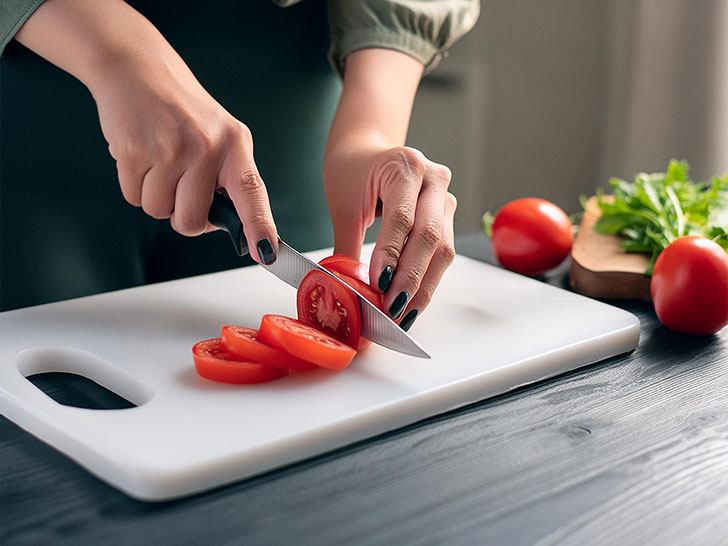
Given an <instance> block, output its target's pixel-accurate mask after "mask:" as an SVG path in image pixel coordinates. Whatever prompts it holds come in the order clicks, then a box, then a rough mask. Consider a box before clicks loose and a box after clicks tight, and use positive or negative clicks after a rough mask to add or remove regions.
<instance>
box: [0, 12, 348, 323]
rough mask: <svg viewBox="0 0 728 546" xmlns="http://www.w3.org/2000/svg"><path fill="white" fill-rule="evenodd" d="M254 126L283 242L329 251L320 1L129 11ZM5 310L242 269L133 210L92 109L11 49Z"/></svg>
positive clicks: (218, 240)
mask: <svg viewBox="0 0 728 546" xmlns="http://www.w3.org/2000/svg"><path fill="white" fill-rule="evenodd" d="M131 3H132V5H134V6H135V7H136V8H137V9H138V10H139V11H141V12H142V13H143V14H144V15H145V16H147V17H148V18H149V19H150V20H151V21H152V22H153V23H154V24H155V25H156V26H157V28H159V30H160V31H161V32H162V34H163V35H164V36H165V37H166V38H167V39H168V40H169V42H170V43H171V44H172V46H173V47H174V48H175V49H176V50H177V51H178V52H179V53H180V55H181V56H182V58H183V59H184V60H185V61H186V62H187V63H188V65H189V66H190V68H191V69H192V71H193V72H194V74H195V75H196V76H197V78H198V79H199V81H200V82H201V83H202V85H203V86H204V87H205V88H206V89H207V90H208V91H209V92H210V93H211V94H212V96H213V97H215V99H217V100H218V101H219V102H220V103H221V104H222V105H223V106H224V107H225V108H226V109H227V110H228V111H229V112H230V113H231V114H232V115H234V116H235V117H236V118H238V119H240V120H241V121H243V122H244V123H245V124H247V125H248V127H250V129H251V131H252V133H253V138H254V141H255V158H256V162H257V164H258V167H259V169H260V172H261V174H262V176H263V180H264V181H265V183H266V186H267V188H268V193H269V195H270V200H271V206H272V209H273V215H274V218H275V220H276V224H277V226H278V230H279V233H280V235H281V237H282V238H284V239H285V240H286V241H288V242H289V243H291V244H293V245H294V246H296V247H298V248H300V249H302V250H310V249H313V248H317V247H322V246H326V245H330V244H332V234H331V227H330V221H329V216H328V211H327V208H326V202H325V197H324V192H323V188H322V182H321V178H322V173H321V170H322V169H321V165H322V160H323V151H324V144H325V140H326V135H327V132H328V127H329V125H330V123H331V118H332V116H333V112H334V109H335V105H336V100H337V99H338V95H339V92H340V83H339V81H338V78H336V76H335V75H334V74H333V73H332V72H331V70H330V68H329V66H328V64H327V62H326V50H327V47H328V31H327V26H326V15H325V10H324V7H323V4H324V3H323V2H319V1H318V0H308V1H305V2H302V3H301V4H298V5H296V6H293V7H291V8H285V9H282V8H279V7H277V6H276V5H274V4H273V3H272V2H269V1H268V0H256V1H251V0H236V1H233V0H228V1H221V2H215V1H208V2H200V1H199V0H198V1H187V0H185V1H178V2H151V1H147V2H131ZM0 146H1V149H0V310H9V309H14V308H18V307H25V306H29V305H36V304H41V303H47V302H51V301H58V300H63V299H67V298H73V297H78V296H84V295H89V294H94V293H99V292H105V291H109V290H117V289H120V288H125V287H129V286H136V285H140V284H145V283H150V282H158V281H163V280H168V279H173V278H179V277H185V276H190V275H197V274H201V273H206V272H210V271H216V270H221V269H229V268H233V267H239V266H240V265H243V264H244V263H250V262H249V261H247V262H241V260H240V258H238V257H237V256H236V255H235V253H234V251H233V249H232V246H231V243H230V241H229V239H226V237H227V235H225V234H223V233H212V234H208V235H203V236H201V237H196V238H187V237H183V236H181V235H178V234H177V233H175V232H174V231H172V230H171V228H170V227H169V223H168V222H167V221H157V220H153V219H151V218H149V217H147V216H146V215H144V213H143V212H142V210H141V209H138V208H134V207H132V206H131V205H129V204H127V203H126V202H125V201H124V199H123V197H122V195H121V190H120V189H119V185H118V181H117V177H116V168H115V164H114V161H113V159H112V158H111V157H110V156H109V153H108V149H107V144H106V141H105V140H104V138H103V136H102V134H101V129H100V126H99V121H98V117H97V112H96V107H95V104H94V102H93V100H92V98H91V95H90V94H89V92H88V91H87V90H86V88H85V87H84V86H83V85H82V84H81V83H79V82H78V81H76V80H75V79H74V78H73V77H71V76H69V75H68V74H66V73H65V72H62V71H61V70H59V69H58V68H56V67H54V66H52V65H50V64H49V63H47V62H46V61H44V60H43V59H41V58H39V57H37V56H36V55H34V54H33V53H31V52H29V51H28V50H26V49H25V48H23V47H22V46H20V45H19V44H18V43H17V42H12V43H11V44H10V45H9V46H8V48H7V49H6V52H5V55H4V56H3V58H2V59H1V60H0Z"/></svg>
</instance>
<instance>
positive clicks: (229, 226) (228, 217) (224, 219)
mask: <svg viewBox="0 0 728 546" xmlns="http://www.w3.org/2000/svg"><path fill="white" fill-rule="evenodd" d="M207 219H208V220H209V222H210V223H211V224H212V225H213V226H215V227H217V228H220V229H221V230H223V231H227V233H228V235H230V239H232V241H233V246H234V247H235V252H237V253H238V256H245V255H246V254H248V252H249V250H248V241H247V240H246V239H245V233H244V232H243V223H242V222H241V221H240V217H239V216H238V213H237V211H236V210H235V205H233V202H232V200H231V199H230V198H229V197H228V196H227V195H225V194H224V193H221V192H219V191H216V192H215V196H214V197H213V198H212V205H211V206H210V213H209V214H208V215H207Z"/></svg>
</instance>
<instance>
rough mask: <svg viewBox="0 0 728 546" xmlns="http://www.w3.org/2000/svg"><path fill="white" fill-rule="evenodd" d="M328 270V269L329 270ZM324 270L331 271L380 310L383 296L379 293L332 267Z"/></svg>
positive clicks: (359, 280)
mask: <svg viewBox="0 0 728 546" xmlns="http://www.w3.org/2000/svg"><path fill="white" fill-rule="evenodd" d="M329 268H330V269H329ZM326 269H328V270H329V271H331V273H333V274H334V275H336V276H337V277H339V278H340V279H341V280H342V281H344V282H345V283H346V284H348V285H349V286H351V287H352V288H353V289H354V290H356V291H357V292H359V293H360V294H361V295H362V296H364V297H365V298H366V299H368V300H369V301H370V302H371V303H373V304H374V305H375V306H376V307H377V308H378V309H382V300H383V298H384V295H383V294H382V293H381V292H377V291H375V290H374V289H373V288H372V287H371V286H369V285H368V284H366V283H364V282H362V281H361V279H358V278H355V277H350V276H349V275H347V274H346V273H342V272H341V271H336V270H335V269H333V266H326Z"/></svg>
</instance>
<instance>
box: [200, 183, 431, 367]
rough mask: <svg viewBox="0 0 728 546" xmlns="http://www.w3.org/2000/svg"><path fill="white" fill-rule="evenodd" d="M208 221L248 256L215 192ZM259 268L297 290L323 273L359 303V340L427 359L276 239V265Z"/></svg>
mask: <svg viewBox="0 0 728 546" xmlns="http://www.w3.org/2000/svg"><path fill="white" fill-rule="evenodd" d="M208 219H209V221H210V223H211V224H212V225H214V226H216V227H218V228H220V229H222V230H223V231H226V232H227V233H228V234H229V235H230V238H231V239H232V242H233V246H234V247H235V251H236V252H237V253H238V255H239V256H245V255H246V254H247V253H248V245H247V242H246V239H245V234H244V232H243V224H242V222H241V221H240V217H239V216H238V213H237V211H236V210H235V205H233V202H232V201H231V200H230V198H229V197H228V196H227V195H224V194H222V193H220V192H215V196H214V198H213V201H212V206H211V207H210V213H209V215H208ZM262 267H263V268H264V269H266V270H267V271H269V272H270V273H273V274H274V275H275V276H276V277H278V278H279V279H281V280H282V281H284V282H286V283H288V284H289V285H291V286H293V287H294V288H298V286H299V285H300V284H301V281H302V280H303V278H304V277H305V276H306V275H307V274H308V273H309V272H310V271H312V270H314V269H316V270H318V271H321V272H323V273H325V274H326V275H328V276H329V277H331V278H333V279H334V280H335V281H336V282H338V283H340V284H343V285H344V286H346V287H347V288H348V289H349V290H351V291H352V292H353V293H354V294H355V295H356V297H357V300H359V306H360V308H361V319H362V326H361V335H362V337H365V338H366V339H368V340H369V341H372V342H373V343H376V344H377V345H382V346H384V347H387V348H389V349H392V350H394V351H397V352H400V353H404V354H407V355H411V356H416V357H419V358H430V355H429V354H428V352H427V351H426V350H425V349H424V348H423V347H422V346H421V345H420V344H419V343H417V341H415V340H414V338H412V336H410V335H409V334H408V333H407V332H405V331H404V330H402V328H400V327H399V326H398V325H397V323H396V322H394V321H393V320H392V319H391V318H389V317H388V316H387V315H385V314H384V313H383V312H382V311H380V310H379V309H378V308H377V307H376V306H375V305H373V304H372V303H371V302H370V301H369V300H368V299H366V298H365V297H364V296H362V295H361V294H360V293H359V292H357V291H356V289H354V288H352V287H351V286H349V285H348V284H347V283H345V282H344V281H342V280H341V279H339V278H338V277H336V276H335V275H334V274H333V273H331V272H329V271H328V270H327V269H326V268H324V267H322V266H320V265H319V264H317V263H316V262H314V261H313V260H310V259H309V258H307V257H306V256H304V255H303V254H301V253H300V252H298V251H297V250H295V249H294V248H292V247H291V246H290V245H288V244H286V243H285V242H283V241H282V240H281V239H280V238H279V239H278V257H277V259H276V261H275V262H273V263H272V264H271V265H263V266H262Z"/></svg>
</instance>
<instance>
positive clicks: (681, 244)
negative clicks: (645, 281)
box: [650, 236, 728, 335]
mask: <svg viewBox="0 0 728 546" xmlns="http://www.w3.org/2000/svg"><path fill="white" fill-rule="evenodd" d="M650 293H651V294H652V302H653V303H654V304H655V312H656V313H657V318H659V319H660V322H662V324H664V325H665V326H666V327H668V328H670V329H671V330H675V331H678V332H683V333H686V334H697V335H707V334H713V333H715V332H717V331H718V330H720V329H721V328H723V327H724V326H725V325H726V324H728V253H727V252H726V251H725V250H723V249H722V248H721V247H720V245H718V243H716V242H714V241H711V240H710V239H706V238H705V237H697V236H688V237H680V238H679V239H676V240H675V241H673V242H672V243H670V244H669V245H668V246H667V248H665V250H663V251H662V253H661V254H660V255H659V256H658V258H657V262H656V263H655V268H654V270H653V272H652V280H651V281H650Z"/></svg>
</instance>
